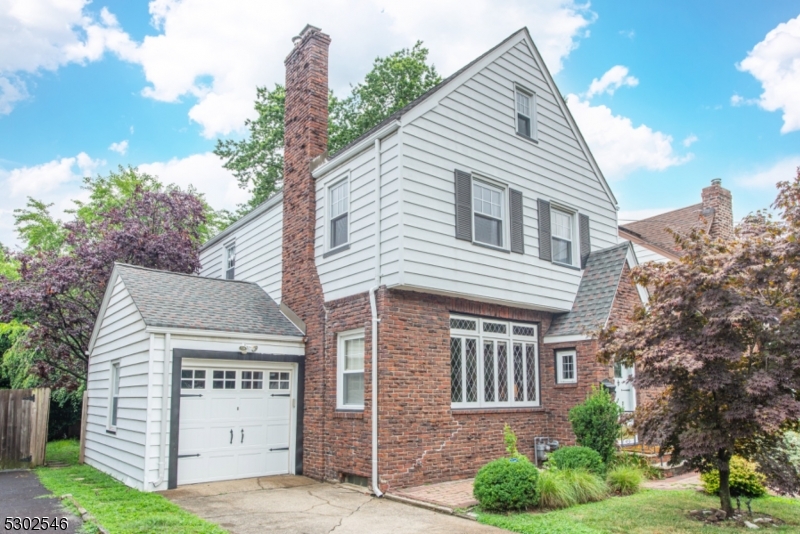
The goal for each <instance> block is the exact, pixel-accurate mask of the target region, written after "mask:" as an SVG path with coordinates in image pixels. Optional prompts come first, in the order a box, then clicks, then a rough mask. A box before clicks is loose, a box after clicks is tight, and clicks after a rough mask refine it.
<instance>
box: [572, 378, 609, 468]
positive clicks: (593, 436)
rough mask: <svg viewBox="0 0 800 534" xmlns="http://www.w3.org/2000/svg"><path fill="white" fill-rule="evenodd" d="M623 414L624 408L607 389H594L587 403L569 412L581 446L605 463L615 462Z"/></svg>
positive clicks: (584, 402) (573, 429)
mask: <svg viewBox="0 0 800 534" xmlns="http://www.w3.org/2000/svg"><path fill="white" fill-rule="evenodd" d="M620 415H622V408H621V407H620V406H619V404H617V403H616V402H615V401H614V399H613V398H612V397H611V395H610V394H609V393H608V392H607V391H606V390H604V389H600V388H597V387H593V388H592V393H591V394H590V395H589V396H588V397H587V398H586V400H585V401H583V402H582V403H581V404H578V405H576V406H573V407H572V409H571V410H570V411H569V422H570V423H571V424H572V431H573V432H575V437H576V438H577V441H578V445H583V446H584V447H589V448H590V449H594V450H595V451H597V452H598V453H599V454H600V457H601V458H602V459H603V462H605V463H608V462H609V461H611V459H612V458H613V456H614V453H615V452H616V451H617V439H619V436H620V433H621V429H622V426H621V425H620V424H619V417H620Z"/></svg>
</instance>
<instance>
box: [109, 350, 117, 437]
mask: <svg viewBox="0 0 800 534" xmlns="http://www.w3.org/2000/svg"><path fill="white" fill-rule="evenodd" d="M110 386H111V388H110V389H111V391H110V393H111V403H110V406H109V412H110V413H109V414H108V420H109V421H108V428H109V429H111V430H116V429H117V412H118V411H119V362H116V363H112V364H111V384H110Z"/></svg>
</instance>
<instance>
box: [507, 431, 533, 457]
mask: <svg viewBox="0 0 800 534" xmlns="http://www.w3.org/2000/svg"><path fill="white" fill-rule="evenodd" d="M503 442H504V443H505V444H506V452H507V453H508V456H509V457H511V458H524V459H526V460H527V459H528V457H527V456H525V455H524V454H520V452H519V451H518V450H517V435H516V434H515V433H514V431H513V430H511V427H510V426H508V423H506V424H505V426H504V427H503Z"/></svg>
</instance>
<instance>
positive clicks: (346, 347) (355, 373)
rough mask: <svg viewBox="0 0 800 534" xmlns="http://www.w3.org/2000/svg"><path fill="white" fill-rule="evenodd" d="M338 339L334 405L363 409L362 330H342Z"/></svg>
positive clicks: (342, 407)
mask: <svg viewBox="0 0 800 534" xmlns="http://www.w3.org/2000/svg"><path fill="white" fill-rule="evenodd" d="M338 339H339V342H338V344H337V353H338V364H337V367H338V373H337V375H338V377H337V388H336V390H337V394H336V397H337V398H336V407H337V408H338V409H344V410H363V409H364V331H363V330H354V331H350V332H342V333H340V334H339V335H338Z"/></svg>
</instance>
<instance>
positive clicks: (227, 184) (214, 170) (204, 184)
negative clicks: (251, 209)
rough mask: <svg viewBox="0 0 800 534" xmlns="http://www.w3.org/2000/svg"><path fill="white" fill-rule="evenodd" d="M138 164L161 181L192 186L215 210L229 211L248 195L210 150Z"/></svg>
mask: <svg viewBox="0 0 800 534" xmlns="http://www.w3.org/2000/svg"><path fill="white" fill-rule="evenodd" d="M138 167H139V170H140V171H142V172H145V173H148V174H152V175H154V176H158V178H159V180H160V181H161V182H162V183H164V184H175V185H177V186H179V187H181V188H182V189H186V188H187V187H188V186H190V185H192V186H194V187H195V188H196V189H197V191H198V192H200V193H203V194H204V195H205V197H206V201H208V203H209V204H211V206H212V207H213V208H214V209H230V210H232V209H235V208H236V205H237V204H241V203H244V202H246V201H247V200H248V199H249V198H250V193H248V192H247V191H246V190H244V189H241V188H239V184H238V182H237V181H236V178H234V176H233V175H232V174H231V173H230V172H229V171H227V170H225V169H223V168H222V162H221V160H220V159H219V158H218V157H217V156H215V155H214V154H213V153H212V152H206V153H203V154H193V155H191V156H188V157H186V158H182V159H179V158H173V159H171V160H169V161H165V162H154V163H144V164H142V165H139V166H138Z"/></svg>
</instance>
